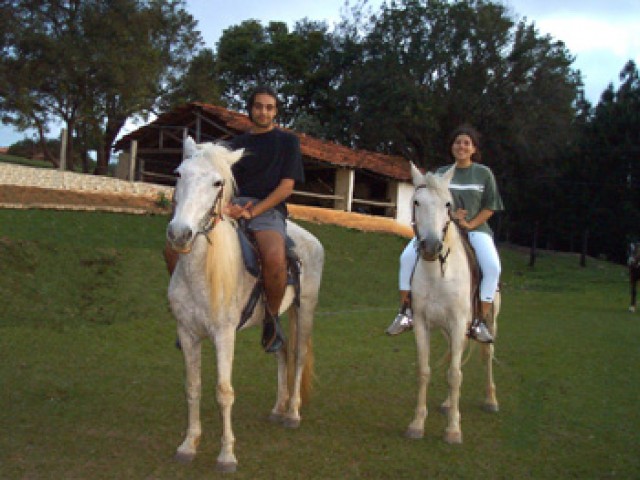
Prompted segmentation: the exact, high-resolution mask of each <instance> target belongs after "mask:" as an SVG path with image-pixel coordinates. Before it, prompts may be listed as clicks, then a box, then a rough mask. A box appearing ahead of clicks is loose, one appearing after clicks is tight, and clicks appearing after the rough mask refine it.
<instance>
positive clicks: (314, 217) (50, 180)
mask: <svg viewBox="0 0 640 480" xmlns="http://www.w3.org/2000/svg"><path fill="white" fill-rule="evenodd" d="M2 185H17V186H23V187H38V188H48V189H56V190H70V191H77V192H85V193H90V192H95V193H98V192H100V193H107V194H117V195H135V196H144V197H147V198H150V199H152V200H157V199H158V197H159V195H160V194H164V196H165V197H166V198H171V197H172V196H173V187H167V186H164V185H155V184H151V183H143V182H129V181H126V180H120V179H117V178H112V177H103V176H96V175H87V174H82V173H74V172H66V171H60V170H57V169H50V168H34V167H25V166H22V165H13V164H9V163H2V162H0V188H2ZM3 207H9V208H25V206H23V205H19V204H14V203H12V204H1V203H0V208H3ZM33 207H37V208H55V209H74V210H98V209H99V210H107V211H112V212H124V213H139V214H144V213H146V212H147V211H146V210H145V209H139V208H122V207H95V206H89V205H87V206H82V205H71V206H70V205H52V204H46V205H45V204H42V205H30V206H27V207H26V208H33ZM289 212H290V214H291V217H292V218H293V219H299V220H306V221H310V222H319V223H331V224H334V225H341V226H344V227H349V228H355V229H358V230H363V231H373V232H387V233H393V234H396V235H401V236H404V237H407V238H411V236H412V235H413V232H412V230H411V228H409V227H408V226H407V225H403V224H400V223H398V222H397V221H395V220H394V219H391V218H386V217H377V216H372V215H363V214H360V213H353V212H343V211H339V210H333V209H330V208H319V207H309V206H304V205H293V204H289Z"/></svg>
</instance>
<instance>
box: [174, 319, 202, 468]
mask: <svg viewBox="0 0 640 480" xmlns="http://www.w3.org/2000/svg"><path fill="white" fill-rule="evenodd" d="M178 338H179V339H180V345H181V348H182V354H183V356H184V365H185V372H186V381H185V391H186V397H187V409H188V425H187V435H186V437H185V439H184V441H183V442H182V444H181V445H180V446H179V447H178V451H177V452H176V460H178V461H179V462H183V463H188V462H190V461H191V460H193V458H194V457H195V456H196V451H197V449H198V444H199V443H200V435H201V434H202V425H201V423H200V395H201V379H200V367H201V343H200V339H199V338H195V337H193V336H192V335H191V334H189V332H188V331H186V330H185V329H184V328H180V327H178Z"/></svg>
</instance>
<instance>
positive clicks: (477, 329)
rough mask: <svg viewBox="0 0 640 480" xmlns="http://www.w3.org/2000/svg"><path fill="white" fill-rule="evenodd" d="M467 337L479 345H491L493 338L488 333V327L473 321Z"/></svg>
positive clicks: (480, 321) (480, 322)
mask: <svg viewBox="0 0 640 480" xmlns="http://www.w3.org/2000/svg"><path fill="white" fill-rule="evenodd" d="M467 336H469V337H470V338H473V339H474V340H476V341H478V342H480V343H493V336H492V335H491V332H490V331H489V327H487V324H486V323H484V322H483V321H482V320H479V319H475V320H474V321H473V322H471V326H470V327H469V331H468V332H467Z"/></svg>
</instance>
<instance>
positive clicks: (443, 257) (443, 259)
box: [411, 183, 453, 276]
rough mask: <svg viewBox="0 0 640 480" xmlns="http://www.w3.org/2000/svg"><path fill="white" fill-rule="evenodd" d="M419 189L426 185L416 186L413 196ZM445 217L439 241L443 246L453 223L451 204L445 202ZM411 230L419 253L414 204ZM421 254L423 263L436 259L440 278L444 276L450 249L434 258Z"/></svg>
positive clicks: (418, 235) (420, 241)
mask: <svg viewBox="0 0 640 480" xmlns="http://www.w3.org/2000/svg"><path fill="white" fill-rule="evenodd" d="M421 188H427V185H426V184H424V183H423V184H420V185H418V186H416V188H415V191H414V195H415V192H417V191H418V190H420V189H421ZM447 217H448V220H447V221H446V223H445V224H444V226H443V227H442V238H441V239H440V241H441V243H442V244H443V245H444V240H445V238H446V237H447V232H448V231H449V226H450V225H451V222H452V221H453V215H452V212H451V203H450V202H447ZM411 228H412V229H413V234H414V236H415V237H416V243H417V247H416V248H417V249H418V251H420V250H421V249H422V240H421V239H420V233H419V232H418V226H417V223H416V204H415V202H413V205H412V207H411ZM420 253H421V255H420V256H421V257H422V259H423V260H424V261H425V262H434V261H436V259H437V260H438V261H439V262H440V271H441V273H442V276H444V272H445V269H446V263H447V259H448V258H449V254H450V253H451V247H449V246H447V251H446V252H445V253H442V252H440V253H438V255H437V256H434V257H433V258H429V257H428V256H427V255H425V253H424V251H422V252H420Z"/></svg>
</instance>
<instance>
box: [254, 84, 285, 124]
mask: <svg viewBox="0 0 640 480" xmlns="http://www.w3.org/2000/svg"><path fill="white" fill-rule="evenodd" d="M260 94H264V95H269V96H270V97H272V98H273V99H274V100H275V101H276V108H277V109H278V110H279V109H280V100H278V95H277V94H276V91H275V90H274V89H273V88H271V87H270V86H268V85H258V86H257V87H256V88H254V89H253V90H251V94H250V95H249V99H248V100H247V113H248V114H249V118H251V110H253V102H254V101H255V99H256V95H260ZM251 120H253V118H251Z"/></svg>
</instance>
